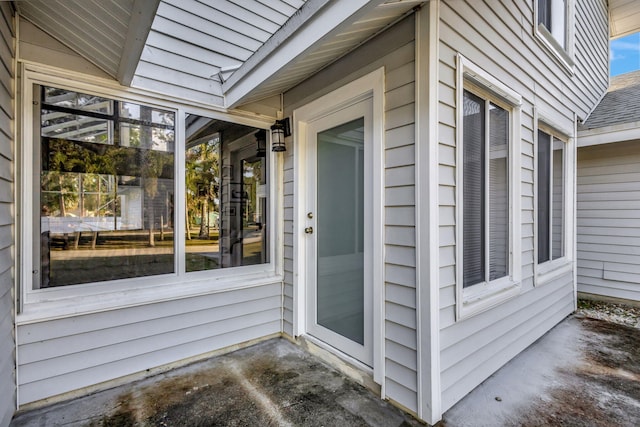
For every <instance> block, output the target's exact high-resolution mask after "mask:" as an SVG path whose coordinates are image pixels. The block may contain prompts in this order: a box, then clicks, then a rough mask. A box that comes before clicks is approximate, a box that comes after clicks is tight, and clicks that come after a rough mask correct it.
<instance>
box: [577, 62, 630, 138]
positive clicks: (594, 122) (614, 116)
mask: <svg viewBox="0 0 640 427" xmlns="http://www.w3.org/2000/svg"><path fill="white" fill-rule="evenodd" d="M634 122H640V70H638V71H632V72H630V73H626V74H621V75H619V76H615V77H612V78H611V82H610V85H609V90H608V91H607V94H606V95H605V96H604V98H602V101H600V104H598V106H597V107H596V109H595V110H593V112H592V113H591V115H590V116H589V117H588V118H587V120H586V121H585V122H584V123H583V124H582V125H581V126H580V130H588V129H597V128H602V127H608V126H613V125H618V124H623V123H634Z"/></svg>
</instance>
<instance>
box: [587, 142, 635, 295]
mask: <svg viewBox="0 0 640 427" xmlns="http://www.w3.org/2000/svg"><path fill="white" fill-rule="evenodd" d="M577 191H578V196H577V197H578V201H577V203H578V212H577V221H578V223H577V226H578V230H577V231H578V236H577V238H578V291H579V292H585V293H589V294H595V295H602V296H606V297H614V298H623V299H629V300H634V301H640V140H636V141H630V142H619V143H615V144H606V145H600V146H592V147H585V148H580V149H579V150H578V189H577Z"/></svg>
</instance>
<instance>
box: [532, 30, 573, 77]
mask: <svg viewBox="0 0 640 427" xmlns="http://www.w3.org/2000/svg"><path fill="white" fill-rule="evenodd" d="M534 34H535V36H536V39H537V40H538V41H539V42H540V44H542V45H543V46H544V47H545V49H547V50H548V51H549V53H551V56H552V57H553V58H554V59H555V61H556V62H557V63H558V64H560V65H561V66H562V69H563V70H564V71H565V72H566V73H567V75H569V76H570V77H572V76H573V75H574V74H575V62H573V59H572V58H571V55H570V54H569V53H568V52H567V50H565V49H564V48H563V47H562V46H560V44H559V43H558V42H557V41H556V39H555V38H554V37H553V36H552V35H551V33H550V32H549V31H548V30H547V29H546V28H545V27H544V25H542V24H539V25H538V26H536V27H535V30H534Z"/></svg>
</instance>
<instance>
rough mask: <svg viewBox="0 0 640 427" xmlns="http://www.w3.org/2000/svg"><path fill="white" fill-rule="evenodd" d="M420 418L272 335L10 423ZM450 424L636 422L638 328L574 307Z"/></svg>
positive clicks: (363, 422)
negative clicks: (594, 316)
mask: <svg viewBox="0 0 640 427" xmlns="http://www.w3.org/2000/svg"><path fill="white" fill-rule="evenodd" d="M62 425H64V426H96V427H97V426H134V425H140V426H152V425H153V426H215V425H223V426H385V427H386V426H389V427H392V426H417V425H420V423H418V422H417V421H416V420H415V419H413V418H411V416H409V415H407V414H405V413H403V412H401V411H400V410H398V409H397V408H394V407H393V406H391V405H390V404H388V403H386V402H383V401H381V400H380V399H379V398H378V397H377V396H376V395H374V394H373V393H371V392H369V391H368V390H366V389H364V388H363V387H361V386H360V385H358V384H356V383H355V382H353V381H351V380H348V379H346V378H345V377H344V376H343V375H342V374H340V373H339V372H338V371H336V370H334V369H333V368H330V367H329V366H327V365H326V364H325V363H324V362H323V361H321V360H320V359H318V358H316V357H315V356H313V355H311V354H309V353H307V352H306V351H305V350H303V349H301V348H299V347H298V346H295V345H294V344H292V343H290V342H288V341H286V340H284V339H273V340H269V341H266V342H263V343H260V344H257V345H255V346H252V347H249V348H246V349H243V350H239V351H236V352H233V353H229V354H227V355H223V356H219V357H215V358H212V359H209V360H206V361H203V362H198V363H195V364H192V365H189V366H186V367H183V368H180V369H176V370H173V371H171V372H168V373H165V374H161V375H157V376H154V377H151V378H148V379H145V380H142V381H137V382H134V383H131V384H128V385H124V386H120V387H117V388H113V389H110V390H106V391H103V392H99V393H96V394H93V395H90V396H86V397H83V398H79V399H75V400H72V401H69V402H63V403H58V404H56V405H53V406H49V407H45V408H40V409H37V410H33V411H30V412H25V413H23V414H19V415H17V416H16V417H15V418H14V420H13V422H12V424H11V426H12V427H18V426H47V427H48V426H62ZM440 425H442V426H446V427H465V426H473V427H478V426H491V427H494V426H638V425H640V329H638V328H632V327H628V326H622V325H617V324H614V323H609V322H606V321H602V320H595V319H590V318H586V317H582V316H570V317H569V318H567V319H565V320H564V321H563V322H562V323H560V324H559V325H558V326H556V327H555V328H554V329H552V330H551V331H550V332H549V333H548V334H546V335H545V336H544V337H542V338H541V339H540V340H538V341H537V342H536V343H535V344H533V345H532V346H531V347H529V348H528V349H527V350H526V351H524V352H523V353H522V354H520V355H519V356H518V357H517V358H515V359H514V360H512V361H511V362H509V363H508V364H507V365H506V366H505V367H503V368H502V369H501V370H499V371H498V372H497V373H496V374H494V375H493V376H492V377H490V378H489V379H487V380H486V381H485V382H484V383H483V384H481V385H480V386H479V387H477V388H476V389H475V390H474V391H472V392H471V393H470V394H469V395H467V396H466V397H465V398H464V399H463V400H462V401H460V402H459V403H458V404H457V405H455V406H454V407H453V408H451V409H450V410H449V411H448V412H447V413H445V415H444V419H443V421H442V422H441V423H440Z"/></svg>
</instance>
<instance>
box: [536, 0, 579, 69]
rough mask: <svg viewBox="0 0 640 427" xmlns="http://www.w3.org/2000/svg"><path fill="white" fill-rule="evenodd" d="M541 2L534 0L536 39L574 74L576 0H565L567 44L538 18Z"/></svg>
mask: <svg viewBox="0 0 640 427" xmlns="http://www.w3.org/2000/svg"><path fill="white" fill-rule="evenodd" d="M539 2H540V0H535V1H534V2H533V5H534V6H533V34H534V36H535V39H536V40H538V42H539V43H540V44H541V45H542V46H544V48H545V49H546V50H547V51H548V52H549V53H550V54H551V56H552V57H553V58H554V59H555V61H556V62H557V63H559V64H560V65H561V66H562V67H563V69H564V70H565V71H566V72H567V73H568V74H569V75H573V74H574V69H575V61H574V57H575V13H574V11H575V4H574V2H575V0H565V16H564V25H565V34H564V36H565V46H564V47H563V46H562V45H561V44H560V42H558V40H557V39H556V38H555V37H554V36H553V34H552V33H551V32H550V31H549V30H548V29H547V27H545V26H544V24H542V23H540V22H539V20H538V13H539Z"/></svg>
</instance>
